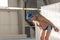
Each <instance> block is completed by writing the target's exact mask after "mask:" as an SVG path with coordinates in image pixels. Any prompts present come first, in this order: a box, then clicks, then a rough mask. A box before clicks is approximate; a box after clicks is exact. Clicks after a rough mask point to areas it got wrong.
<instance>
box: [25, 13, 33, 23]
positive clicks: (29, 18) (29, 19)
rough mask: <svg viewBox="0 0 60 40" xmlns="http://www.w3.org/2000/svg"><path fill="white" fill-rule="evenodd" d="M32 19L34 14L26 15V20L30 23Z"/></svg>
mask: <svg viewBox="0 0 60 40" xmlns="http://www.w3.org/2000/svg"><path fill="white" fill-rule="evenodd" d="M32 17H33V14H32V13H31V12H30V13H27V14H26V19H27V20H28V21H29V22H31V21H32Z"/></svg>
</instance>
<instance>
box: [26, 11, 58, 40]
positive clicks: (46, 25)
mask: <svg viewBox="0 0 60 40" xmlns="http://www.w3.org/2000/svg"><path fill="white" fill-rule="evenodd" d="M26 20H27V21H28V22H32V23H34V24H35V25H37V26H38V27H39V28H41V29H42V30H43V31H42V34H41V38H40V39H41V40H48V39H49V36H50V33H51V30H52V28H54V30H55V31H56V32H59V29H58V28H57V27H55V25H54V24H53V23H52V22H50V21H49V20H48V19H46V18H45V17H43V16H42V15H41V14H36V15H33V14H32V13H31V12H30V13H27V14H26ZM46 31H47V32H46Z"/></svg>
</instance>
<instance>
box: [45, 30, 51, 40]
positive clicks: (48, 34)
mask: <svg viewBox="0 0 60 40" xmlns="http://www.w3.org/2000/svg"><path fill="white" fill-rule="evenodd" d="M50 34H51V30H47V32H46V36H45V40H49V36H50Z"/></svg>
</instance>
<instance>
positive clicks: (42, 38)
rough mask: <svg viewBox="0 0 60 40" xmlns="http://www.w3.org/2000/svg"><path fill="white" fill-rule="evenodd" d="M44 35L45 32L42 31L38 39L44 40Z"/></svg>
mask: <svg viewBox="0 0 60 40" xmlns="http://www.w3.org/2000/svg"><path fill="white" fill-rule="evenodd" d="M45 33H46V31H45V30H43V31H42V34H41V38H40V39H41V40H45Z"/></svg>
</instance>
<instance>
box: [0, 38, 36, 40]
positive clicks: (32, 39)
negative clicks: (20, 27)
mask: <svg viewBox="0 0 60 40" xmlns="http://www.w3.org/2000/svg"><path fill="white" fill-rule="evenodd" d="M0 40H35V38H25V39H21V38H0Z"/></svg>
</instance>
